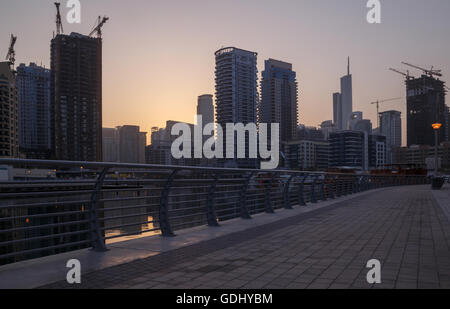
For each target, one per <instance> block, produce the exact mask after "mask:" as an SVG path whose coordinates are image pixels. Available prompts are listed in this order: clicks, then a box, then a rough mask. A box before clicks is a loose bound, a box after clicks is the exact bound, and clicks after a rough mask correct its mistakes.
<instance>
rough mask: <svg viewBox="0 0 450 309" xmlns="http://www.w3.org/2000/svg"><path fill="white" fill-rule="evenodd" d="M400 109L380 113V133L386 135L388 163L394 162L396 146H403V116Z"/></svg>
mask: <svg viewBox="0 0 450 309" xmlns="http://www.w3.org/2000/svg"><path fill="white" fill-rule="evenodd" d="M401 114H402V113H401V112H399V111H394V110H391V111H385V112H382V113H380V128H379V134H380V135H383V136H386V152H387V153H386V163H388V164H392V163H393V162H394V161H393V159H394V158H393V154H394V148H397V147H401V146H402V118H401Z"/></svg>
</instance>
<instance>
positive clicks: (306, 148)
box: [281, 140, 329, 170]
mask: <svg viewBox="0 0 450 309" xmlns="http://www.w3.org/2000/svg"><path fill="white" fill-rule="evenodd" d="M282 145H283V148H281V149H283V152H284V154H285V156H286V161H285V164H284V167H285V168H288V169H296V170H326V169H327V168H328V166H329V162H328V161H329V143H328V142H326V141H314V140H294V141H289V142H283V143H282Z"/></svg>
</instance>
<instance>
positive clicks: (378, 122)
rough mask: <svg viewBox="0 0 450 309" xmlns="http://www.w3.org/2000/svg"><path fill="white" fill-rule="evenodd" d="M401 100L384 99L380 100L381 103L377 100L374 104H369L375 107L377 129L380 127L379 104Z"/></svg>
mask: <svg viewBox="0 0 450 309" xmlns="http://www.w3.org/2000/svg"><path fill="white" fill-rule="evenodd" d="M401 99H403V98H393V99H386V100H381V101H379V100H377V101H375V102H371V103H370V104H372V105H373V104H376V105H377V127H378V128H379V127H380V117H379V115H380V104H382V103H386V102H391V101H397V100H401Z"/></svg>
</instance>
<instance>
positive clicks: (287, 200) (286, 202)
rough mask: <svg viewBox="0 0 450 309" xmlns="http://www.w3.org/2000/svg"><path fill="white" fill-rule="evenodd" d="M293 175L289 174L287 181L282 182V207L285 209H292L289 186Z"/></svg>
mask: <svg viewBox="0 0 450 309" xmlns="http://www.w3.org/2000/svg"><path fill="white" fill-rule="evenodd" d="M294 177H295V175H291V176H290V177H289V179H288V181H287V182H286V183H285V184H284V189H283V201H284V208H285V209H292V206H291V199H290V198H289V186H290V185H291V181H292V179H293V178H294Z"/></svg>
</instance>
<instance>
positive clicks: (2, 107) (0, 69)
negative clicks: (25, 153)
mask: <svg viewBox="0 0 450 309" xmlns="http://www.w3.org/2000/svg"><path fill="white" fill-rule="evenodd" d="M17 104H18V101H17V88H16V77H15V74H14V71H13V69H12V68H11V63H10V62H0V158H1V157H7V158H15V157H18V156H19V137H18V132H19V124H18V115H17V108H18V107H17Z"/></svg>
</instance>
